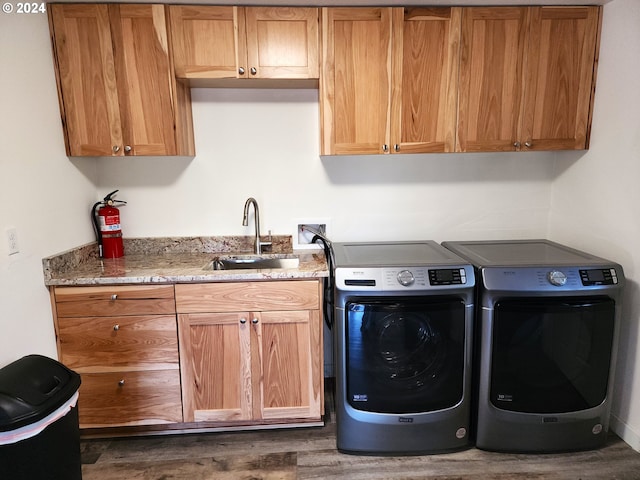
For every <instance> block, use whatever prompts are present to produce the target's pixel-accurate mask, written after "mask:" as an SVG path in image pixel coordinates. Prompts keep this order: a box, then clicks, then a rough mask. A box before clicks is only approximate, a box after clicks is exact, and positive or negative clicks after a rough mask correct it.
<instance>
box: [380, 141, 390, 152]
mask: <svg viewBox="0 0 640 480" xmlns="http://www.w3.org/2000/svg"><path fill="white" fill-rule="evenodd" d="M382 151H383V152H385V153H386V152H388V151H389V145H387V144H386V143H385V144H384V145H382Z"/></svg>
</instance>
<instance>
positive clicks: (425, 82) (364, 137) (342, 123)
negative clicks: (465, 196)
mask: <svg viewBox="0 0 640 480" xmlns="http://www.w3.org/2000/svg"><path fill="white" fill-rule="evenodd" d="M460 12H461V10H460V9H459V8H437V7H436V8H388V7H385V8H358V7H355V8H325V9H323V16H322V17H323V48H324V50H323V72H322V82H321V85H320V88H321V93H320V109H321V116H322V142H321V145H322V152H321V153H322V154H323V155H333V154H373V153H418V152H450V151H453V149H454V146H455V127H456V99H457V78H458V50H459V38H460V15H461V13H460Z"/></svg>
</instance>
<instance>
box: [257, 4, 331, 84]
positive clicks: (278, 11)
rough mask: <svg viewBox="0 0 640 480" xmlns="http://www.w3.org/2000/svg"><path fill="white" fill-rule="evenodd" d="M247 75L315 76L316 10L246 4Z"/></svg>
mask: <svg viewBox="0 0 640 480" xmlns="http://www.w3.org/2000/svg"><path fill="white" fill-rule="evenodd" d="M245 19H246V35H247V66H248V67H249V77H255V78H318V74H319V64H318V9H317V8H303V7H246V8H245Z"/></svg>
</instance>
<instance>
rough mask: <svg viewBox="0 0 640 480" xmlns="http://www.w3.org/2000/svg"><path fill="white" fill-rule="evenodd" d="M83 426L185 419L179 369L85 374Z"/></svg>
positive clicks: (81, 399) (81, 401) (80, 408)
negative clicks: (183, 416) (183, 417)
mask: <svg viewBox="0 0 640 480" xmlns="http://www.w3.org/2000/svg"><path fill="white" fill-rule="evenodd" d="M81 376H82V385H81V386H80V397H79V400H78V414H79V416H80V427H82V428H94V427H106V426H108V427H111V426H122V425H154V424H162V423H174V422H182V402H181V398H180V373H179V371H178V370H158V371H147V372H111V373H88V374H82V375H81Z"/></svg>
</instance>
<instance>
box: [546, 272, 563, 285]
mask: <svg viewBox="0 0 640 480" xmlns="http://www.w3.org/2000/svg"><path fill="white" fill-rule="evenodd" d="M547 280H549V283H550V284H551V285H555V286H556V287H562V286H563V285H564V284H565V283H567V276H566V275H565V274H564V273H563V272H561V271H559V270H552V271H550V272H549V273H548V274H547Z"/></svg>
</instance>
